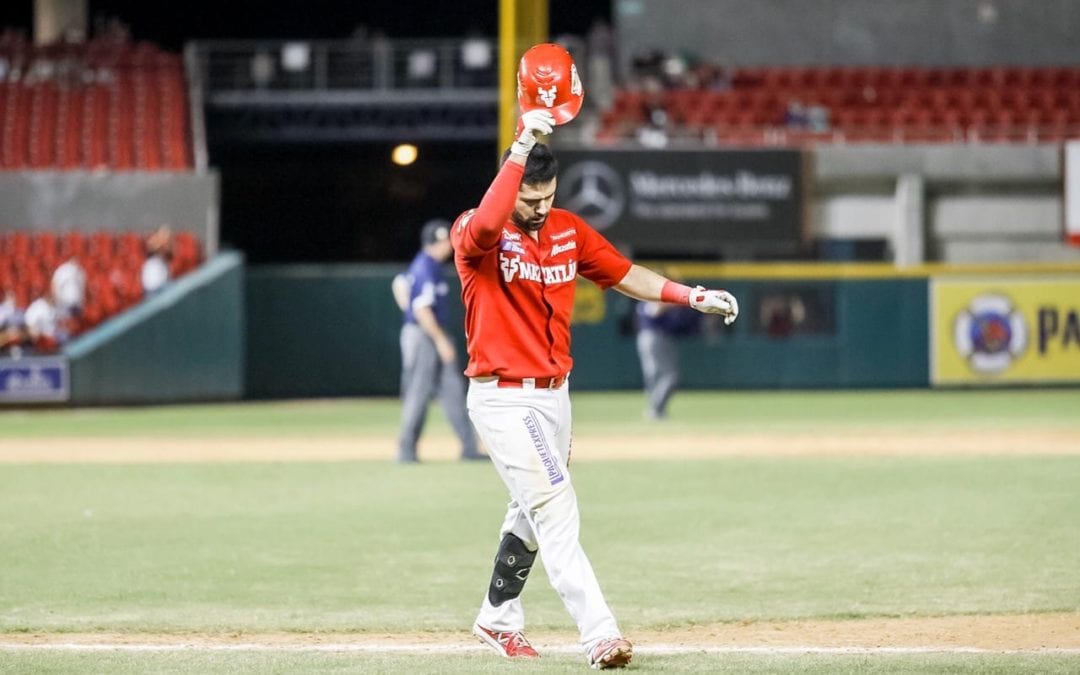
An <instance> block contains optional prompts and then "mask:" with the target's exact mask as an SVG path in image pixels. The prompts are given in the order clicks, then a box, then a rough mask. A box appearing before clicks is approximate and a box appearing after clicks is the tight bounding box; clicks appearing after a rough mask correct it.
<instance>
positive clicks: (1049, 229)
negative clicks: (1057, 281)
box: [809, 145, 1080, 265]
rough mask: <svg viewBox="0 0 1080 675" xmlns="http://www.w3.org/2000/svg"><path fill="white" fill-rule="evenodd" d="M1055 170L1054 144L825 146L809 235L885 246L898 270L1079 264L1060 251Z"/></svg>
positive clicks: (815, 158)
mask: <svg viewBox="0 0 1080 675" xmlns="http://www.w3.org/2000/svg"><path fill="white" fill-rule="evenodd" d="M1061 161H1062V160H1061V146H1060V145H1030V146H1029V145H986V146H976V145H926V146H910V145H909V146H893V145H882V146H873V145H854V146H842V145H830V146H821V147H818V148H817V149H815V151H814V152H813V154H812V161H811V164H810V166H811V169H810V170H811V173H812V176H811V178H810V181H809V182H810V184H811V185H812V186H813V187H812V189H811V190H810V192H811V194H812V195H813V198H812V201H811V205H810V206H811V208H810V209H809V212H810V214H811V220H812V222H811V224H810V225H811V227H810V231H811V233H812V235H813V236H814V237H815V238H819V239H854V240H859V239H884V240H886V241H887V242H888V249H889V251H890V259H891V260H894V261H896V262H898V263H900V264H904V265H907V264H918V263H920V262H924V261H940V262H955V263H971V262H1033V261H1052V262H1070V261H1080V249H1078V248H1076V247H1070V246H1067V245H1066V244H1065V243H1064V235H1063V227H1064V226H1063V208H1062V204H1063V197H1062V169H1061V166H1062V163H1061ZM912 192H914V193H915V194H912Z"/></svg>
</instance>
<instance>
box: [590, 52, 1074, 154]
mask: <svg viewBox="0 0 1080 675" xmlns="http://www.w3.org/2000/svg"><path fill="white" fill-rule="evenodd" d="M651 106H662V107H663V109H664V111H665V112H666V113H667V118H668V131H669V133H671V134H672V135H676V136H677V135H680V134H684V135H688V136H691V137H696V138H706V139H714V140H716V141H717V142H721V143H726V142H730V143H766V144H769V143H772V144H776V143H793V142H796V143H797V142H806V141H809V142H813V141H820V142H863V141H869V142H898V143H913V142H936V143H941V142H944V143H956V142H964V143H966V142H991V143H998V142H1005V143H1009V142H1012V143H1030V142H1059V141H1062V140H1065V139H1067V138H1076V137H1080V67H1039V68H1019V67H999V68H876V67H851V68H841V67H835V68H833V67H823V68H805V67H771V68H744V69H740V70H738V71H735V72H734V73H733V74H732V76H731V78H730V86H729V87H728V88H726V89H719V90H715V89H714V90H702V89H667V90H663V91H660V92H655V93H645V92H639V91H635V90H633V89H624V90H621V91H620V92H619V93H618V94H617V96H616V99H615V103H614V105H613V106H612V108H611V109H610V110H608V111H606V112H604V113H603V115H602V118H601V125H600V131H599V133H598V134H597V139H598V140H601V141H603V140H617V139H619V138H628V137H632V136H633V135H634V133H635V130H636V128H637V127H638V126H639V125H640V124H641V123H642V122H643V121H644V120H645V119H646V115H647V111H648V110H649V109H650V107H651Z"/></svg>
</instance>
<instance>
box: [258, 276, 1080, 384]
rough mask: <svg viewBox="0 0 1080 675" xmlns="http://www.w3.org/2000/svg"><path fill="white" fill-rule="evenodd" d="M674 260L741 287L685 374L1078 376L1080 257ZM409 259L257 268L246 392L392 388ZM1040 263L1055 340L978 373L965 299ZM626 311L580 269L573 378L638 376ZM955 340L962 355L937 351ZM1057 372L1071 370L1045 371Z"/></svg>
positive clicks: (950, 380)
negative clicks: (961, 336) (955, 261)
mask: <svg viewBox="0 0 1080 675" xmlns="http://www.w3.org/2000/svg"><path fill="white" fill-rule="evenodd" d="M666 270H667V271H668V272H669V273H672V274H676V275H677V276H678V277H680V278H682V279H683V280H684V281H686V282H689V283H697V282H700V283H703V284H706V285H712V286H721V287H724V288H727V289H729V290H730V291H732V292H733V293H735V295H736V296H737V297H738V298H739V300H740V306H741V314H740V317H739V320H738V321H737V322H736V323H735V324H734V325H732V326H730V327H725V326H723V325H722V324H720V323H719V322H718V321H713V322H707V324H706V330H705V331H704V333H703V334H702V335H700V336H695V337H692V338H687V339H684V340H683V341H682V342H681V345H680V349H681V354H680V358H681V362H682V366H683V383H684V386H685V387H686V388H701V389H715V388H756V389H762V388H766V389H767V388H845V387H852V388H876V387H926V386H930V385H931V384H941V385H957V384H959V385H987V384H989V385H993V384H999V383H1000V384H1011V383H1015V382H1043V381H1050V382H1058V383H1061V382H1066V383H1067V382H1080V333H1078V334H1077V335H1076V337H1075V339H1074V337H1073V331H1074V330H1080V329H1074V327H1073V323H1075V322H1076V321H1078V319H1077V318H1076V317H1077V312H1078V311H1080V310H1078V307H1080V291H1078V292H1077V293H1075V294H1073V293H1072V290H1073V289H1074V288H1080V286H1070V285H1069V284H1072V283H1076V280H1077V279H1080V267H1078V266H1075V265H1071V266H1070V265H1057V266H1052V265H1044V266H1032V265H1016V266H1000V265H999V266H994V267H988V266H967V267H958V266H944V265H924V266H918V267H915V268H910V269H906V270H905V271H902V272H901V271H897V269H896V268H894V267H893V266H891V265H880V264H870V265H850V264H849V265H820V264H814V265H783V264H777V265H728V266H716V265H668V266H666ZM398 271H401V266H397V265H317V266H267V267H256V268H253V269H251V270H249V272H248V275H247V282H246V305H247V308H248V312H247V319H246V320H247V331H246V336H247V337H246V355H247V366H246V369H245V391H246V395H247V396H248V397H251V398H282V397H305V396H353V395H396V394H397V393H398V378H399V371H400V365H401V356H400V350H399V347H398V331H399V327H400V312H399V311H398V310H397V307H396V306H395V305H394V302H393V298H392V297H391V294H390V280H391V278H392V277H393V275H394V274H395V273H396V272H398ZM1035 272H1037V273H1038V275H1037V276H1039V277H1040V278H1042V279H1044V281H1047V283H1048V285H1047V286H1045V287H1037V288H1035V290H1032V291H1030V292H1027V294H1026V295H1022V296H1016V295H1015V294H1013V295H1012V296H1010V297H1014V296H1015V297H1016V300H1015V301H1014V305H1015V307H1017V308H1020V310H1019V311H1021V315H1022V318H1023V321H1022V323H1023V325H1024V328H1023V333H1024V334H1026V335H1028V336H1029V339H1028V341H1027V343H1026V344H1027V345H1035V346H1036V347H1037V342H1038V339H1039V335H1040V332H1041V333H1052V335H1050V336H1049V337H1045V338H1044V341H1045V343H1046V344H1044V345H1043V346H1044V350H1043V351H1042V352H1040V351H1039V350H1038V349H1036V348H1034V347H1033V348H1032V349H1031V350H1026V349H1025V348H1023V347H1021V345H1020V344H1019V343H1009V344H1006V346H1005V347H1004V349H1006V350H1007V351H1010V350H1011V352H1013V353H1014V354H1013V356H1014V357H1015V358H1013V359H1010V360H1009V361H1008V363H1006V364H1005V368H1003V369H1001V370H999V371H997V372H990V371H980V370H979V369H978V368H977V367H976V365H975V361H976V360H978V359H977V358H973V357H972V352H973V351H977V350H976V349H975V347H974V346H973V345H974V344H975V342H978V341H979V340H982V341H983V342H984V343H986V345H989V346H988V347H987V346H986V345H984V347H983V348H986V349H990V348H1001V345H1000V344H999V345H996V346H995V344H991V343H992V342H993V340H994V339H995V337H994V333H993V331H994V330H995V325H991V323H993V322H991V323H987V324H986V326H987V327H988V328H987V330H989V331H990V332H989V333H987V334H986V335H985V336H983V337H980V338H978V340H976V339H974V338H973V339H972V341H969V343H964V342H963V340H961V341H960V343H959V344H958V343H957V341H956V339H954V337H955V335H954V334H955V333H956V327H957V326H958V325H961V324H963V316H962V313H963V311H969V310H967V309H965V308H967V307H969V306H970V305H971V303H973V302H974V303H975V307H976V308H978V307H980V306H981V305H980V303H981V302H982V301H980V300H977V298H979V297H982V296H983V295H986V294H987V293H991V294H993V292H994V289H995V288H1005V289H1012V288H1018V287H1019V286H1020V285H1019V283H1018V282H1019V281H1020V280H1022V279H1030V278H1031V276H1032V274H1033V273H1035ZM947 273H948V274H947ZM949 275H952V276H957V275H958V276H959V278H961V279H964V278H966V279H972V280H975V281H977V282H978V283H976V284H975V285H974V286H972V287H970V288H968V289H967V290H966V291H965V292H968V295H966V296H963V294H962V293H961V296H963V297H960V296H956V297H953V299H952V300H950V302H951V303H952V304H950V305H947V306H946V305H939V306H937V314H936V319H935V323H934V324H933V325H932V324H931V317H932V316H935V315H934V313H933V312H934V310H935V306H934V305H933V304H932V302H931V301H932V294H931V285H932V281H933V280H937V279H946V278H952V277H950V276H949ZM1070 280H1071V281H1070ZM448 282H449V283H450V287H451V289H450V293H451V295H452V296H456V295H457V294H458V293H459V287H458V285H457V279H456V277H454V276H453V274H448ZM980 284H981V285H980ZM1063 284H1064V285H1063ZM938 285H939V286H940V284H938ZM1048 289H1049V290H1048ZM1062 289H1064V290H1062ZM1040 293H1042V294H1043V295H1040ZM1046 293H1050V294H1051V295H1045V294H1046ZM1007 295H1008V293H1007ZM957 303H959V304H957ZM1051 305H1053V307H1054V310H1053V312H1054V314H1053V316H1051V315H1050V313H1049V312H1050V310H1049V309H1048V308H1049V307H1050V306H1051ZM995 307H996V306H995ZM1010 307H1012V305H1010ZM993 308H994V307H991V309H993ZM1006 309H1008V308H1006ZM631 310H632V303H631V301H630V300H628V299H627V298H625V297H624V296H622V295H620V294H618V293H615V292H613V291H611V292H607V293H601V292H600V291H599V290H598V289H596V287H595V286H593V285H592V284H591V283H589V282H586V281H580V282H579V286H578V302H577V307H576V308H575V323H574V326H573V340H574V345H573V353H574V358H575V367H574V373H573V381H574V386H575V388H576V389H580V390H585V389H632V388H638V387H640V386H641V372H640V369H639V364H638V358H637V353H636V351H635V346H634V336H633V331H632V327H631V325H630V321H629V317H630V313H631ZM1010 312H1012V310H1011V309H1008V311H1006V312H1005V314H1004V315H1003V316H1004V317H1005V319H1004V320H1005V322H1006V323H1008V322H1009V321H1010V320H1011V321H1014V322H1020V318H1019V317H1018V318H1015V319H1010V318H1009V317H1010V316H1011V314H1010ZM969 313H970V312H969ZM972 316H974V314H972ZM800 317H801V318H800ZM999 318H1000V317H999ZM1040 321H1041V322H1042V324H1044V325H1042V327H1041V330H1040ZM450 322H451V326H453V327H455V332H456V334H457V338H458V341H459V344H461V345H462V353H464V350H463V344H462V342H463V338H462V335H461V333H462V330H461V328H460V326H462V310H461V305H460V303H458V302H455V303H453V310H452V316H451V319H450ZM1051 322H1054V323H1053V326H1051ZM963 325H964V326H967V327H968V329H969V333H970V331H971V330H974V328H972V327H973V326H975V324H974V323H971V322H969V323H967V324H963ZM979 325H983V324H979ZM1017 325H1019V324H1017ZM1051 328H1052V330H1051ZM1017 330H1018V331H1019V330H1020V329H1017ZM935 332H936V335H935ZM1017 334H1019V333H1017ZM999 337H1000V336H999ZM984 338H985V339H984ZM1010 339H1012V338H1010ZM980 344H981V343H980ZM931 345H937V350H938V351H937V354H938V360H937V361H936V362H935V363H938V364H945V365H946V367H947V368H950V369H951V370H948V371H947V372H946V375H945V376H941V375H940V374H939V373H938V371H935V370H933V369H932V363H931V356H932V351H931ZM1047 345H1049V346H1047ZM949 350H952V351H951V352H950V351H949ZM965 350H966V353H965ZM1047 350H1049V351H1047ZM949 353H951V354H952V356H951V357H948V358H945V359H943V358H941V356H942V354H946V355H948V354H949ZM1048 359H1049V360H1048ZM1014 362H1015V363H1016V364H1018V365H1017V366H1016V367H1018V368H1020V369H1021V372H1029V373H1033V374H1032V375H1030V376H1029V377H1027V378H1026V379H1025V378H1023V377H1020V378H1016V377H1014V376H1013V375H1012V373H1014V372H1015V371H1014V370H1012V368H1013V363H1014ZM1046 373H1051V374H1053V373H1064V375H1062V376H1058V377H1056V379H1055V378H1054V377H1051V379H1049V380H1047V379H1045V378H1046Z"/></svg>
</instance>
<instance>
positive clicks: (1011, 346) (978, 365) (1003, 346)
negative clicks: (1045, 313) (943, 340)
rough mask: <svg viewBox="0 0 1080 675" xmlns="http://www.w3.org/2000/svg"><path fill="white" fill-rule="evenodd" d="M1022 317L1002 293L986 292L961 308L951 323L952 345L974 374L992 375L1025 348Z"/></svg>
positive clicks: (1024, 328)
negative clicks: (954, 320)
mask: <svg viewBox="0 0 1080 675" xmlns="http://www.w3.org/2000/svg"><path fill="white" fill-rule="evenodd" d="M1027 343H1028V335H1027V324H1026V323H1024V317H1023V315H1021V314H1020V312H1019V311H1017V310H1016V308H1015V307H1013V305H1012V302H1011V301H1010V300H1009V299H1008V298H1007V297H1005V296H1003V295H996V294H985V295H980V296H978V297H977V298H975V299H974V300H972V301H971V302H970V303H969V304H968V306H967V307H965V308H964V309H962V310H960V312H959V313H958V314H957V315H956V322H955V323H954V324H953V344H955V345H956V351H957V352H959V353H960V355H961V356H963V357H964V358H965V359H967V362H968V365H969V366H971V369H972V370H974V371H975V372H977V373H983V374H987V375H993V374H996V373H1000V372H1002V371H1004V370H1005V369H1006V368H1008V367H1009V366H1010V365H1011V364H1012V362H1013V361H1014V360H1015V359H1016V358H1017V357H1019V356H1020V355H1021V354H1023V353H1024V350H1025V349H1027Z"/></svg>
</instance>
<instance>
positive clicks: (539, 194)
mask: <svg viewBox="0 0 1080 675" xmlns="http://www.w3.org/2000/svg"><path fill="white" fill-rule="evenodd" d="M556 181H557V179H555V178H552V179H551V180H550V181H548V182H546V183H537V184H535V185H526V184H525V183H522V184H521V188H520V189H518V194H517V201H516V202H515V203H514V213H513V215H512V216H511V219H513V221H514V224H515V225H517V226H518V227H520V228H521V229H523V230H525V231H526V232H535V231H537V230H539V229H540V228H541V227H543V226H544V223H545V222H547V217H548V214H549V213H551V205H552V204H553V203H554V202H555V183H556Z"/></svg>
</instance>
